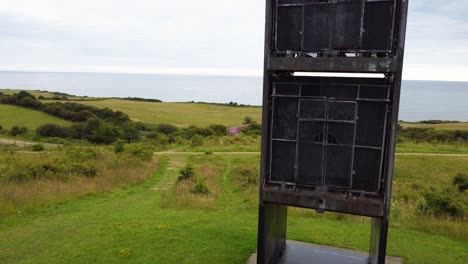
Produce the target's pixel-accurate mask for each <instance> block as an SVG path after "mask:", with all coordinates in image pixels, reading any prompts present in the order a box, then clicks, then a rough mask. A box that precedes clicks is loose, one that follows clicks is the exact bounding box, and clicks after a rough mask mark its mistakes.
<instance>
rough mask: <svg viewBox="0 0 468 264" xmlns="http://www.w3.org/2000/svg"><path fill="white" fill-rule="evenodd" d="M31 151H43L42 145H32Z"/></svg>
mask: <svg viewBox="0 0 468 264" xmlns="http://www.w3.org/2000/svg"><path fill="white" fill-rule="evenodd" d="M32 150H33V151H43V150H44V145H43V144H34V145H33V146H32Z"/></svg>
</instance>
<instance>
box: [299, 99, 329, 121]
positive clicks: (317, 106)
mask: <svg viewBox="0 0 468 264" xmlns="http://www.w3.org/2000/svg"><path fill="white" fill-rule="evenodd" d="M325 110H326V101H325V100H313V99H311V100H301V108H300V112H299V116H300V117H301V118H318V119H325Z"/></svg>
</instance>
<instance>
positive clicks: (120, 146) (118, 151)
mask: <svg viewBox="0 0 468 264" xmlns="http://www.w3.org/2000/svg"><path fill="white" fill-rule="evenodd" d="M124 151H125V146H124V143H123V141H122V140H117V141H116V142H115V144H114V152H115V154H121V153H122V152H124Z"/></svg>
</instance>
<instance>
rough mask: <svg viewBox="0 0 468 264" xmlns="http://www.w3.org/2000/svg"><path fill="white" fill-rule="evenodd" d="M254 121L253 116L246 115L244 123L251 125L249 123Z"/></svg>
mask: <svg viewBox="0 0 468 264" xmlns="http://www.w3.org/2000/svg"><path fill="white" fill-rule="evenodd" d="M253 121H254V120H253V118H252V117H250V116H246V117H244V122H243V124H244V125H249V124H252V122H253Z"/></svg>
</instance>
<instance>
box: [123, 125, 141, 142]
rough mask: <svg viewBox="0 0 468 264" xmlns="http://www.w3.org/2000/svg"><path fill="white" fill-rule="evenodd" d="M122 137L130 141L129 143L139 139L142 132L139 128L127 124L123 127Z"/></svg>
mask: <svg viewBox="0 0 468 264" xmlns="http://www.w3.org/2000/svg"><path fill="white" fill-rule="evenodd" d="M122 137H123V138H124V139H125V140H127V141H128V143H130V142H132V141H134V140H138V139H139V138H140V134H139V132H138V130H137V129H136V128H135V127H133V126H130V125H125V126H123V128H122Z"/></svg>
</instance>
